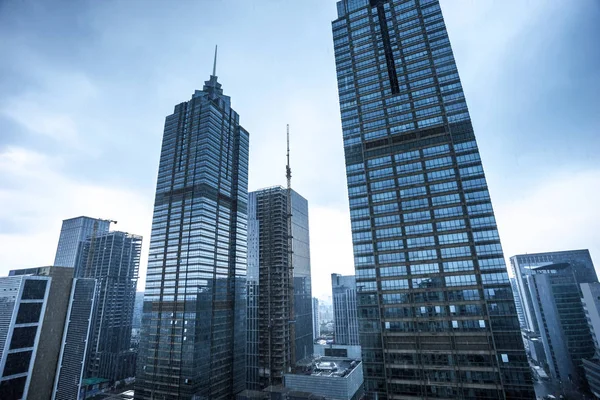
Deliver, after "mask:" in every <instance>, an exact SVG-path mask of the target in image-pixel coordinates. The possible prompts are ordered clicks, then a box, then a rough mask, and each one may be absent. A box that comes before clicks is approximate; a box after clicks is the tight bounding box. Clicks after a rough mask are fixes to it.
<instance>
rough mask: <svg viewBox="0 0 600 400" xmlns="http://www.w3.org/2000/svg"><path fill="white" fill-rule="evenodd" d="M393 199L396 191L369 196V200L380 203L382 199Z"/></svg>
mask: <svg viewBox="0 0 600 400" xmlns="http://www.w3.org/2000/svg"><path fill="white" fill-rule="evenodd" d="M392 182H393V181H392ZM395 199H396V191H390V192H383V193H377V194H374V195H372V196H371V200H372V201H373V203H380V202H382V201H390V200H395Z"/></svg>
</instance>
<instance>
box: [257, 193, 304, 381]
mask: <svg viewBox="0 0 600 400" xmlns="http://www.w3.org/2000/svg"><path fill="white" fill-rule="evenodd" d="M290 199H291V224H292V229H291V232H292V254H293V256H292V269H291V270H290V265H289V257H288V255H289V251H290V249H289V246H288V235H289V233H288V203H287V202H288V193H287V189H284V188H283V187H281V186H275V187H271V188H267V189H262V190H258V191H256V192H252V193H250V205H249V207H248V208H249V210H251V212H250V213H249V215H248V226H249V232H248V237H249V241H248V242H249V247H248V260H249V262H248V265H249V276H250V277H253V278H252V280H253V281H255V282H257V287H256V288H255V289H252V290H253V293H252V294H249V296H251V297H252V296H253V297H254V298H255V300H254V301H252V302H249V303H251V304H252V305H253V306H254V307H255V310H256V312H253V311H252V310H249V311H248V312H249V316H250V318H249V319H248V324H249V325H250V326H255V327H257V330H254V329H253V332H254V333H252V334H251V335H249V338H250V342H251V343H249V346H248V347H249V349H253V348H257V349H258V352H257V357H252V358H249V364H248V369H249V370H254V371H257V373H256V372H254V373H249V375H250V376H252V377H255V378H258V382H253V381H250V382H248V383H249V385H248V387H249V388H252V389H254V388H261V389H262V388H265V387H267V386H271V385H279V384H282V383H283V374H284V373H287V372H290V370H291V369H293V368H294V367H295V363H296V361H300V360H302V359H305V358H307V357H310V356H311V355H312V353H313V332H312V295H311V280H310V249H309V232H308V202H307V201H306V199H304V198H303V197H302V196H300V195H299V194H298V193H297V192H295V191H294V190H291V192H290ZM290 272H291V273H292V274H293V284H292V285H293V287H290ZM256 273H258V280H256ZM249 290H251V289H250V288H249ZM290 291H293V298H291V296H290Z"/></svg>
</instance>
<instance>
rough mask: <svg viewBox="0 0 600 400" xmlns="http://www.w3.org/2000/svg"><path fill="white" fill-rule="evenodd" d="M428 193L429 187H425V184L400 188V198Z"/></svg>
mask: <svg viewBox="0 0 600 400" xmlns="http://www.w3.org/2000/svg"><path fill="white" fill-rule="evenodd" d="M454 183H456V182H454ZM426 194H427V189H425V186H417V187H413V188H410V189H402V190H400V198H403V199H405V198H409V197H416V196H424V195H426Z"/></svg>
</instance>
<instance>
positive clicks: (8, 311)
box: [0, 267, 95, 400]
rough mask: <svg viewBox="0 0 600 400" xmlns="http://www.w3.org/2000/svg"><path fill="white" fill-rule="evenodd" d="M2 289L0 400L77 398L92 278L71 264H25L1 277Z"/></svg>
mask: <svg viewBox="0 0 600 400" xmlns="http://www.w3.org/2000/svg"><path fill="white" fill-rule="evenodd" d="M0 289H1V291H0V304H1V306H0V372H2V373H1V374H0V376H1V378H0V398H2V399H7V400H8V399H20V398H23V399H25V398H27V399H32V400H37V399H39V400H47V399H57V400H66V399H75V398H77V396H78V393H79V388H80V385H81V380H82V376H83V364H84V360H85V353H86V347H87V346H86V343H87V339H88V333H89V326H90V319H91V315H92V311H93V310H92V309H93V302H94V294H95V281H94V280H93V279H78V278H75V279H74V278H73V268H69V267H40V268H28V269H23V270H13V271H10V276H8V277H3V278H0Z"/></svg>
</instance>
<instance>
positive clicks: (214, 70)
mask: <svg viewBox="0 0 600 400" xmlns="http://www.w3.org/2000/svg"><path fill="white" fill-rule="evenodd" d="M212 76H217V45H216V44H215V61H214V63H213V73H212Z"/></svg>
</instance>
